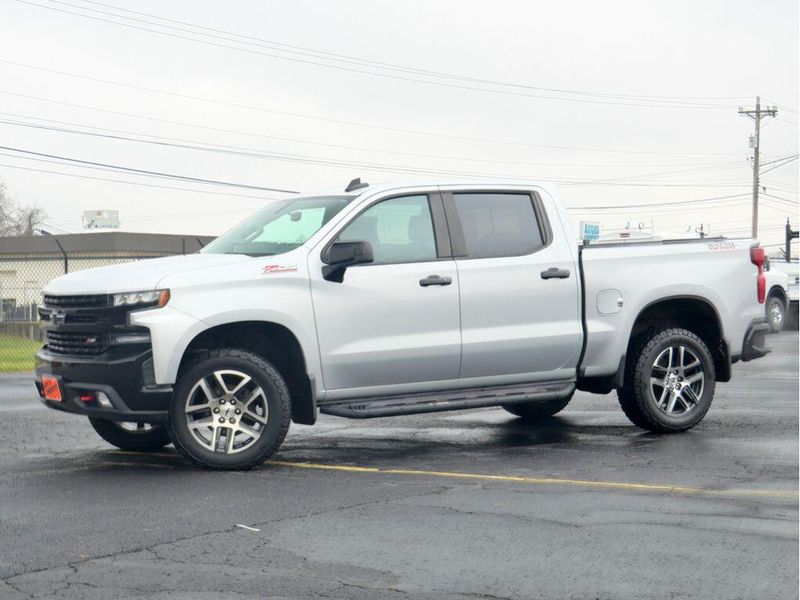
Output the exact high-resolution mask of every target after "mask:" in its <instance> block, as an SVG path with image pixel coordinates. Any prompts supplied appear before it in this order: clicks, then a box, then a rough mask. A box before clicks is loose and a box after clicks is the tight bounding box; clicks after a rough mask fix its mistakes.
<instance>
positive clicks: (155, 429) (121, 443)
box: [89, 417, 170, 452]
mask: <svg viewBox="0 0 800 600" xmlns="http://www.w3.org/2000/svg"><path fill="white" fill-rule="evenodd" d="M89 423H90V424H91V426H92V428H93V429H94V430H95V431H96V432H97V434H98V435H99V436H100V437H101V438H103V439H104V440H105V441H107V442H108V443H109V444H111V445H112V446H116V447H117V448H119V449H120V450H128V451H132V452H156V451H158V450H161V449H162V448H163V447H164V446H166V445H168V444H169V443H170V437H169V433H168V432H167V426H166V425H153V426H152V429H148V430H146V431H128V430H127V429H123V428H122V427H120V425H119V423H116V422H115V421H109V420H107V419H96V418H94V417H89Z"/></svg>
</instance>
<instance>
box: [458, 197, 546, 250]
mask: <svg viewBox="0 0 800 600" xmlns="http://www.w3.org/2000/svg"><path fill="white" fill-rule="evenodd" d="M453 201H454V202H455V207H456V211H457V212H458V217H459V220H460V221H461V229H462V230H463V232H464V240H465V241H466V244H467V256H468V257H469V258H494V257H498V256H522V255H524V254H530V253H531V252H533V251H535V250H538V249H539V248H541V247H542V246H544V242H543V240H542V234H541V231H540V229H539V223H538V222H537V219H536V212H535V211H534V209H533V202H532V200H531V197H530V195H529V194H498V193H484V194H481V193H469V194H453Z"/></svg>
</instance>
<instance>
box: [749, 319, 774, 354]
mask: <svg viewBox="0 0 800 600" xmlns="http://www.w3.org/2000/svg"><path fill="white" fill-rule="evenodd" d="M767 333H769V325H768V324H767V322H766V321H764V320H759V321H754V322H752V323H750V326H749V327H748V328H747V332H746V333H745V334H744V343H743V344H742V360H743V361H745V362H746V361H748V360H753V359H756V358H761V357H762V356H765V355H766V354H769V352H771V350H770V349H769V348H767V346H766V335H767Z"/></svg>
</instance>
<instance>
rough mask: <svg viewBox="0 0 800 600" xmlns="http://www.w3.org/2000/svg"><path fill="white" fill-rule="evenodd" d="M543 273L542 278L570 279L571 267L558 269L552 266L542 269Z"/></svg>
mask: <svg viewBox="0 0 800 600" xmlns="http://www.w3.org/2000/svg"><path fill="white" fill-rule="evenodd" d="M541 275H542V279H568V278H569V269H558V268H556V267H550V268H549V269H547V270H546V271H542V273H541Z"/></svg>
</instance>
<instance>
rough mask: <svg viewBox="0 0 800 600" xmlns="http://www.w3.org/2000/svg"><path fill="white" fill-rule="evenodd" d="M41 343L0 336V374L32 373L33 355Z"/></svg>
mask: <svg viewBox="0 0 800 600" xmlns="http://www.w3.org/2000/svg"><path fill="white" fill-rule="evenodd" d="M41 347H42V343H41V342H34V341H33V340H29V339H27V338H22V337H16V336H11V335H0V373H8V372H11V371H33V367H34V360H33V355H34V354H36V351H37V350H38V349H39V348H41Z"/></svg>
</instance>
